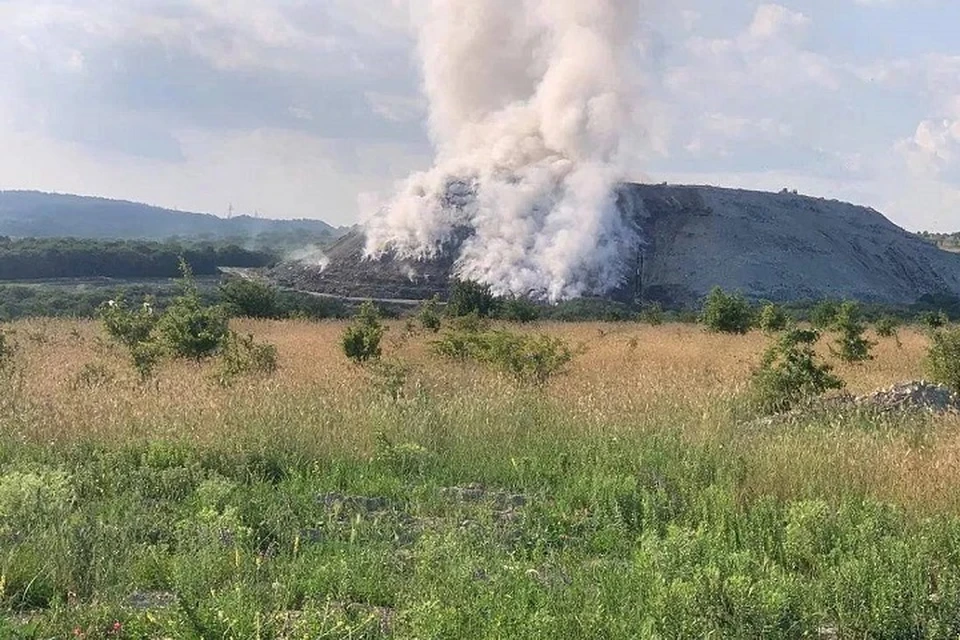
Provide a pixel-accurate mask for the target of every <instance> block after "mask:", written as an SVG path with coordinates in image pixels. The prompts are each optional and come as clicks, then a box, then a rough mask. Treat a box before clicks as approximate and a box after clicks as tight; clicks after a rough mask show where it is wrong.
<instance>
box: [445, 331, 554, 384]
mask: <svg viewBox="0 0 960 640" xmlns="http://www.w3.org/2000/svg"><path fill="white" fill-rule="evenodd" d="M433 346H434V350H435V351H436V353H438V354H439V355H442V356H445V357H448V358H455V359H458V360H468V359H469V360H475V361H477V362H480V363H483V364H486V365H489V366H491V367H493V368H495V369H499V370H500V371H503V372H505V373H508V374H510V375H511V376H512V377H513V378H514V379H515V380H516V381H517V382H519V383H521V384H530V385H534V386H538V387H542V386H544V385H545V384H546V383H547V382H549V380H550V379H551V378H552V377H554V376H555V375H557V374H558V373H561V372H563V371H564V370H565V369H566V367H567V365H568V364H569V363H570V362H571V361H572V360H573V351H572V350H571V349H570V348H569V346H568V345H567V343H566V342H565V341H563V340H562V339H560V338H553V337H551V336H546V335H534V336H528V335H520V334H515V333H510V332H509V331H502V330H499V331H468V330H459V331H449V332H447V333H446V334H445V335H444V336H443V337H442V338H441V339H440V340H438V341H436V342H435V343H434V345H433Z"/></svg>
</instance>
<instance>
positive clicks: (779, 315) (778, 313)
mask: <svg viewBox="0 0 960 640" xmlns="http://www.w3.org/2000/svg"><path fill="white" fill-rule="evenodd" d="M757 324H758V326H759V327H760V329H761V330H762V331H764V332H765V333H778V332H780V331H783V330H785V329H786V328H787V327H788V326H789V324H790V316H788V315H787V312H786V311H784V310H783V309H782V308H781V307H780V306H778V305H775V304H773V303H771V304H768V305H765V306H764V307H763V309H761V310H760V316H759V318H758V319H757Z"/></svg>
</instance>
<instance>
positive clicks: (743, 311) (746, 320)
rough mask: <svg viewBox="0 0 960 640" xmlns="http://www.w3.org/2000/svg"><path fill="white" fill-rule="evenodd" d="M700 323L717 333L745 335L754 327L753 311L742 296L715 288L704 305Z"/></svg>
mask: <svg viewBox="0 0 960 640" xmlns="http://www.w3.org/2000/svg"><path fill="white" fill-rule="evenodd" d="M700 322H701V323H702V324H703V325H704V326H705V327H707V328H708V329H709V330H710V331H714V332H717V333H738V334H745V333H748V332H749V331H750V328H751V327H752V326H753V310H752V309H751V308H750V303H749V302H747V300H746V298H744V297H743V295H742V294H740V293H729V294H728V293H725V292H724V290H723V289H721V288H720V287H715V288H714V289H713V291H711V292H710V295H709V296H707V299H706V301H704V303H703V309H702V310H701V312H700Z"/></svg>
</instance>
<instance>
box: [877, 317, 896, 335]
mask: <svg viewBox="0 0 960 640" xmlns="http://www.w3.org/2000/svg"><path fill="white" fill-rule="evenodd" d="M899 329H900V321H899V320H897V319H896V318H894V317H893V316H881V317H880V319H879V320H877V335H878V336H880V337H881V338H896V337H897V335H898V332H899Z"/></svg>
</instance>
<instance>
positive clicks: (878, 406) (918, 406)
mask: <svg viewBox="0 0 960 640" xmlns="http://www.w3.org/2000/svg"><path fill="white" fill-rule="evenodd" d="M853 402H854V404H856V406H858V407H863V408H868V409H874V410H877V411H880V412H883V413H887V412H891V411H927V412H930V413H956V412H960V396H958V395H957V394H956V393H953V392H952V391H951V390H950V389H948V388H947V387H944V386H942V385H937V384H931V383H929V382H925V381H923V380H920V381H912V382H901V383H900V384H896V385H894V386H892V387H890V388H889V389H883V390H880V391H876V392H874V393H871V394H868V395H865V396H860V397H858V398H854V400H853Z"/></svg>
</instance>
